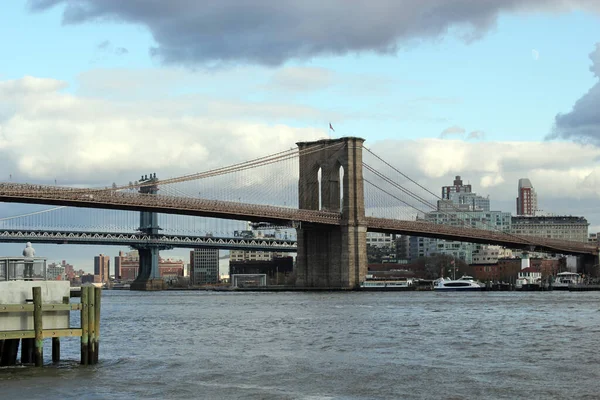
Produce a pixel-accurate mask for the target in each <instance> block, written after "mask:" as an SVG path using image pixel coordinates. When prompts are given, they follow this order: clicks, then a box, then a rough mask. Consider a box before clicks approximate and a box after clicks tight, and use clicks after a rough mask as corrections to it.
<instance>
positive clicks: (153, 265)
mask: <svg viewBox="0 0 600 400" xmlns="http://www.w3.org/2000/svg"><path fill="white" fill-rule="evenodd" d="M157 181H158V179H156V174H154V175H152V174H150V178H148V177H147V176H144V177H142V179H141V180H140V182H141V183H144V186H141V187H140V193H144V194H156V193H158V186H157V185H156V182H157ZM159 230H160V227H159V226H158V215H157V214H156V213H155V212H149V211H141V212H140V227H139V231H140V232H142V233H145V234H146V235H148V236H149V237H151V238H152V237H156V236H158V231H159ZM132 247H133V248H135V249H136V250H137V251H138V253H139V259H140V269H139V271H138V276H137V278H136V279H135V281H133V282H132V283H131V287H130V290H163V289H165V281H164V280H163V279H162V277H161V276H160V269H159V267H158V261H159V253H160V250H161V249H166V248H167V247H165V246H161V245H144V246H132Z"/></svg>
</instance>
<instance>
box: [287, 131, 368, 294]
mask: <svg viewBox="0 0 600 400" xmlns="http://www.w3.org/2000/svg"><path fill="white" fill-rule="evenodd" d="M363 142H364V139H361V138H355V137H345V138H341V139H331V140H319V141H316V142H301V143H298V147H299V149H300V160H299V161H300V178H299V182H298V189H299V197H300V198H299V208H300V209H304V210H328V211H338V212H341V215H342V218H341V225H339V226H327V225H311V224H303V225H302V226H300V227H299V228H298V229H297V234H298V256H297V259H296V286H298V287H306V288H312V287H314V288H337V289H353V288H357V287H358V286H360V283H361V282H362V281H364V279H365V276H366V273H367V225H366V221H365V205H364V192H363V176H362V144H363ZM319 175H320V181H319ZM342 175H343V176H342ZM340 182H341V184H340Z"/></svg>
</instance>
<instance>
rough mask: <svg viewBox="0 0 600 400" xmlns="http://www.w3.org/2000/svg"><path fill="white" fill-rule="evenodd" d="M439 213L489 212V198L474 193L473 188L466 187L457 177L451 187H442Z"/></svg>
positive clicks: (438, 205)
mask: <svg viewBox="0 0 600 400" xmlns="http://www.w3.org/2000/svg"><path fill="white" fill-rule="evenodd" d="M437 207H438V211H478V210H481V211H489V210H490V199H489V197H483V196H478V195H477V193H473V188H472V186H471V185H470V184H469V185H464V184H463V181H462V179H461V178H460V176H456V177H455V179H454V182H453V184H452V185H451V186H442V199H441V200H438V204H437Z"/></svg>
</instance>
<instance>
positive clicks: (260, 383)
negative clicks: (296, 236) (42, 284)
mask: <svg viewBox="0 0 600 400" xmlns="http://www.w3.org/2000/svg"><path fill="white" fill-rule="evenodd" d="M102 301H103V303H102V325H101V346H100V362H99V364H97V365H95V366H88V367H82V366H80V365H78V360H79V340H78V339H69V340H65V339H63V342H62V356H63V359H65V361H62V362H61V363H60V364H59V365H58V366H52V365H51V364H50V360H49V358H50V355H51V351H50V347H49V346H47V347H46V349H45V358H46V362H47V363H48V365H46V366H45V367H44V368H34V367H10V368H2V369H0V399H28V400H29V399H38V398H39V399H55V398H56V399H83V398H85V399H108V398H110V399H132V398H144V399H155V398H156V399H312V400H314V399H516V398H527V399H529V398H543V399H565V398H577V399H579V398H581V399H585V398H588V399H597V398H599V397H600V387H599V386H598V381H599V379H600V344H599V339H600V292H583V293H581V292H580V293H569V292H528V293H518V292H483V293H435V292H395V293H390V292H384V293H382V292H371V293H356V292H352V293H291V292H290V293H223V292H202V291H180V292H171V291H166V292H155V293H148V292H146V293H144V292H129V291H104V292H103V299H102ZM76 314H77V313H76V312H74V313H73V314H72V315H73V319H72V325H74V326H76V325H78V324H79V321H78V319H77V318H76ZM47 342H48V343H47V344H48V345H49V342H50V341H49V340H47Z"/></svg>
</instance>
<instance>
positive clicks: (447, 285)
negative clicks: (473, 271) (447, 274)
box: [433, 275, 485, 292]
mask: <svg viewBox="0 0 600 400" xmlns="http://www.w3.org/2000/svg"><path fill="white" fill-rule="evenodd" d="M484 288H485V286H483V285H482V284H481V283H479V282H477V281H475V280H474V279H473V277H472V276H468V275H463V276H461V277H460V278H459V279H444V278H440V279H438V280H437V281H435V283H434V286H433V290H437V291H440V292H450V291H457V292H466V291H478V290H483V289H484Z"/></svg>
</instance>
